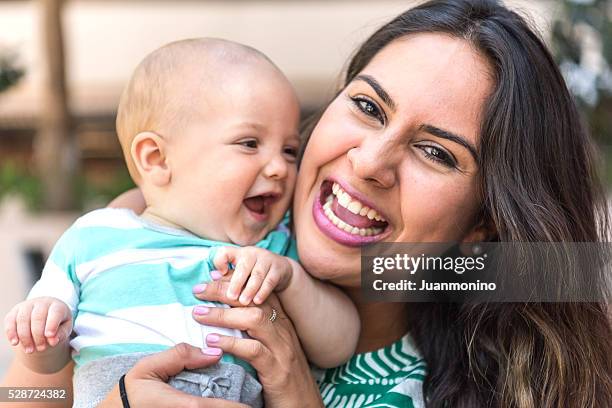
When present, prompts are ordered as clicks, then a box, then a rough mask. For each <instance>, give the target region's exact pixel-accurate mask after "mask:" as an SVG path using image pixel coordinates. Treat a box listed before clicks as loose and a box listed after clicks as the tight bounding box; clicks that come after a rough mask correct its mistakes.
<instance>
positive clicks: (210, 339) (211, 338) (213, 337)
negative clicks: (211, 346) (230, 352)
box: [206, 334, 219, 343]
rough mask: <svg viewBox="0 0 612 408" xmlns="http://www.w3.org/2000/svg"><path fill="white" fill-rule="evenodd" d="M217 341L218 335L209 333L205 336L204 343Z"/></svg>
mask: <svg viewBox="0 0 612 408" xmlns="http://www.w3.org/2000/svg"><path fill="white" fill-rule="evenodd" d="M218 342H219V336H218V335H216V334H209V335H208V336H206V343H218Z"/></svg>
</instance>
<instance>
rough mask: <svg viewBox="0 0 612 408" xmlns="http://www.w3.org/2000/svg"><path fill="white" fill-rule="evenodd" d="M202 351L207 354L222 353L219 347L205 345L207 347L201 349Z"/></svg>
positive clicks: (218, 354)
mask: <svg viewBox="0 0 612 408" xmlns="http://www.w3.org/2000/svg"><path fill="white" fill-rule="evenodd" d="M202 353H204V354H206V355H208V356H220V355H221V353H223V350H221V349H220V348H216V347H207V348H203V349H202Z"/></svg>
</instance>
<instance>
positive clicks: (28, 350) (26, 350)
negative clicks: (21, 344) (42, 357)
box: [25, 347, 34, 354]
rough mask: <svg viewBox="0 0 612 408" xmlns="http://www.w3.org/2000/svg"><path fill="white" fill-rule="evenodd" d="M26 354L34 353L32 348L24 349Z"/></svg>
mask: <svg viewBox="0 0 612 408" xmlns="http://www.w3.org/2000/svg"><path fill="white" fill-rule="evenodd" d="M25 352H26V354H31V353H33V352H34V347H26V349H25Z"/></svg>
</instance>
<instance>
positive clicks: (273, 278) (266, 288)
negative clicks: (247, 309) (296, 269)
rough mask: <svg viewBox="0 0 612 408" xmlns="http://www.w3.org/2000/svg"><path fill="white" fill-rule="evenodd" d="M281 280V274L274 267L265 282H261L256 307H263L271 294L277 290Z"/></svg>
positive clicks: (255, 300) (255, 299) (255, 301)
mask: <svg viewBox="0 0 612 408" xmlns="http://www.w3.org/2000/svg"><path fill="white" fill-rule="evenodd" d="M280 279H281V274H280V272H279V271H278V269H276V268H274V267H272V268H271V269H270V271H269V272H268V274H267V275H266V277H265V279H264V280H263V282H261V287H260V288H259V290H258V291H257V294H256V295H255V298H254V299H253V302H254V303H255V304H256V305H261V304H262V303H263V302H264V301H265V300H266V299H267V298H268V296H270V294H271V293H272V292H273V291H274V289H276V287H277V286H278V284H279V282H280Z"/></svg>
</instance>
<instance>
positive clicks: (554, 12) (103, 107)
mask: <svg viewBox="0 0 612 408" xmlns="http://www.w3.org/2000/svg"><path fill="white" fill-rule="evenodd" d="M417 3H419V1H416V0H415V1H392V0H379V1H361V0H350V1H349V0H329V1H322V0H316V1H296V0H285V1H281V0H277V1H275V0H267V1H246V0H234V1H195V0H172V1H170V0H166V1H163V0H156V1H145V0H122V1H117V0H106V1H96V0H71V1H68V0H66V1H61V0H30V1H1V0H0V315H1V316H4V314H5V313H6V312H7V311H8V310H9V309H10V307H12V305H14V304H15V303H17V302H19V301H21V300H22V299H23V298H24V296H25V294H26V293H27V291H28V290H29V288H30V287H31V285H32V284H33V282H34V281H35V280H36V279H38V277H39V275H40V270H41V268H42V265H43V263H44V260H45V258H46V256H47V255H48V253H49V251H50V249H51V247H52V246H53V244H54V242H55V241H56V240H57V238H58V237H59V236H60V235H61V233H62V232H63V230H64V229H65V228H67V226H68V225H70V223H72V221H74V219H75V218H76V217H77V216H78V215H79V214H81V213H82V212H84V211H87V210H91V209H94V208H97V207H101V206H105V205H106V204H107V203H108V201H109V200H111V199H112V198H113V197H115V196H116V195H118V194H119V193H121V192H123V191H125V190H127V189H129V188H130V187H131V186H132V182H131V180H130V178H129V176H128V173H127V170H126V168H125V165H124V163H123V159H122V156H121V150H120V147H119V144H118V142H117V138H116V134H115V130H114V119H115V113H116V108H117V103H118V100H119V95H120V93H121V90H122V87H123V86H124V85H125V84H126V82H127V80H128V79H129V76H130V75H131V72H132V70H133V69H134V68H135V67H136V65H137V64H138V62H139V61H140V60H141V59H142V58H143V57H144V56H145V55H146V54H148V53H149V52H151V51H152V50H154V49H156V48H158V47H159V46H161V45H163V44H165V43H167V42H170V41H174V40H178V39H182V38H190V37H202V36H212V37H222V38H227V39H231V40H235V41H238V42H241V43H245V44H248V45H251V46H253V47H255V48H257V49H259V50H261V51H263V52H264V53H265V54H267V55H268V56H269V57H270V58H271V59H272V60H273V61H275V63H276V64H277V65H278V66H279V67H280V68H281V69H282V70H283V71H284V72H285V73H286V74H287V76H288V77H289V79H290V80H291V81H292V82H293V84H294V85H295V87H296V88H297V91H298V94H299V97H300V100H301V103H302V109H303V113H304V114H306V115H307V114H308V113H310V112H312V111H314V110H315V109H317V108H318V107H320V106H321V105H322V104H323V103H324V102H325V101H326V100H327V99H328V98H329V97H330V96H331V95H332V94H333V93H334V90H335V89H336V86H337V84H338V82H339V81H338V80H339V78H340V75H341V72H342V69H343V67H344V64H345V62H346V60H347V59H348V57H349V56H350V54H351V52H352V51H354V50H355V48H356V47H357V46H358V44H359V43H361V42H362V41H363V40H364V39H365V38H366V37H367V36H368V35H369V34H370V33H371V32H373V31H374V30H375V29H376V28H377V27H379V26H380V25H382V24H383V23H384V22H386V21H387V20H389V19H391V18H393V17H394V16H396V15H397V14H399V13H400V12H401V11H403V10H405V9H407V8H409V7H410V6H412V5H415V4H417ZM506 4H507V5H508V6H510V7H511V8H513V9H515V10H518V11H520V12H521V13H522V14H523V15H525V16H527V18H528V19H529V20H530V21H531V22H532V25H533V26H534V27H535V28H536V29H537V31H539V33H540V34H541V35H542V37H543V38H544V39H545V41H546V42H547V43H548V44H549V45H550V47H551V49H552V50H553V51H554V53H555V58H556V59H557V61H558V63H559V65H560V67H561V70H562V72H563V74H564V76H565V78H566V80H567V82H568V85H569V87H570V89H571V91H572V93H573V94H574V96H575V98H576V100H577V102H578V104H579V106H580V108H581V110H582V112H583V113H584V115H585V118H586V120H587V122H588V123H589V125H590V128H591V131H592V133H593V135H594V137H595V138H596V140H597V141H598V143H599V145H600V147H601V152H602V157H603V160H602V173H603V174H604V175H605V179H606V183H607V185H610V184H612V165H608V163H612V149H610V147H609V146H612V143H611V142H612V71H611V65H610V62H611V61H612V19H611V17H612V0H534V1H527V0H507V1H506ZM11 354H12V352H11V348H10V346H9V345H8V342H7V341H6V339H5V337H4V333H2V334H1V335H0V377H1V376H2V375H3V373H4V371H5V369H6V367H7V364H8V362H9V361H10V358H11Z"/></svg>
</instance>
